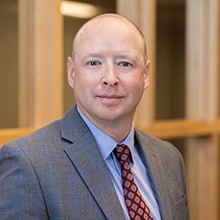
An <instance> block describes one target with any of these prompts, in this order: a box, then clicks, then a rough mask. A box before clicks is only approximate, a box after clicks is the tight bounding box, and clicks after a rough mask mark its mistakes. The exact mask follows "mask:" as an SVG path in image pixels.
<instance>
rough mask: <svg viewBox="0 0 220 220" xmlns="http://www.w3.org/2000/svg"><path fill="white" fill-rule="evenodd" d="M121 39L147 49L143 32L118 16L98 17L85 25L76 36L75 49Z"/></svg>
mask: <svg viewBox="0 0 220 220" xmlns="http://www.w3.org/2000/svg"><path fill="white" fill-rule="evenodd" d="M119 39H121V40H124V41H125V42H126V41H128V40H129V41H133V44H138V42H141V47H142V48H144V49H145V41H144V36H143V35H142V33H141V31H140V30H139V29H138V28H137V27H136V26H135V25H134V24H133V23H132V22H130V21H129V20H127V19H126V18H124V17H121V16H118V15H104V16H98V17H96V18H94V19H92V20H90V21H88V22H87V23H86V24H84V25H83V26H82V27H81V28H80V29H79V31H78V32H77V34H76V36H75V39H74V41H73V49H74V48H75V47H76V48H77V50H78V49H79V46H80V47H82V46H83V44H90V43H92V42H93V43H95V44H98V45H99V44H101V43H102V42H101V41H105V42H106V44H107V43H108V42H112V41H116V40H119ZM125 42H124V43H125ZM122 43H123V41H122ZM130 46H131V47H132V45H130ZM76 48H75V49H76Z"/></svg>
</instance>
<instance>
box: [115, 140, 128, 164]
mask: <svg viewBox="0 0 220 220" xmlns="http://www.w3.org/2000/svg"><path fill="white" fill-rule="evenodd" d="M114 153H115V156H116V157H117V159H118V161H119V163H120V164H121V165H122V164H125V163H128V164H129V162H130V150H129V148H128V146H127V145H125V144H118V145H117V146H116V147H115V149H114Z"/></svg>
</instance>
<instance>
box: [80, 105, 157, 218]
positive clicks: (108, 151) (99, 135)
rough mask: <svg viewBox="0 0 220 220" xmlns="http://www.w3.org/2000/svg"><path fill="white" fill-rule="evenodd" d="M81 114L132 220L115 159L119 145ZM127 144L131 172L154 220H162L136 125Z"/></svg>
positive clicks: (123, 205) (126, 214) (126, 141)
mask: <svg viewBox="0 0 220 220" xmlns="http://www.w3.org/2000/svg"><path fill="white" fill-rule="evenodd" d="M78 112H79V114H80V115H81V117H82V118H83V120H84V121H85V123H86V124H87V126H88V127H89V129H90V131H91V132H92V134H93V136H94V138H95V140H96V142H97V144H98V147H99V149H100V151H101V154H102V156H103V158H104V160H105V162H106V164H107V166H108V168H109V170H110V174H111V178H112V182H113V185H114V187H115V190H116V193H117V195H118V198H119V201H120V203H121V206H122V209H123V211H124V215H125V218H126V219H127V220H129V219H130V217H129V214H128V210H127V207H126V204H125V200H124V195H123V190H122V185H121V169H120V164H119V162H118V160H117V158H116V157H115V155H114V153H113V150H114V148H115V147H116V145H117V144H118V143H117V142H116V141H115V140H114V139H113V138H111V137H110V136H109V135H107V134H106V133H105V132H103V131H102V130H100V129H99V128H97V127H96V126H95V125H94V124H93V123H92V122H91V121H89V120H88V118H87V117H85V115H83V113H82V112H81V111H80V110H79V109H78ZM121 144H126V145H127V146H128V147H129V149H130V151H131V170H132V173H133V175H134V179H135V182H136V184H137V185H138V188H139V190H140V191H141V194H142V196H143V197H144V200H145V202H146V203H147V205H148V207H149V208H150V210H151V213H152V215H153V217H154V220H160V219H161V217H160V212H159V207H158V204H157V201H156V199H155V197H154V194H153V191H152V189H151V186H150V182H149V178H148V176H147V170H146V167H145V166H144V164H143V162H142V160H141V158H140V156H139V154H138V152H137V150H136V148H135V144H134V125H132V128H131V130H130V133H129V134H128V136H127V138H126V139H125V140H124V141H123V142H122V143H121Z"/></svg>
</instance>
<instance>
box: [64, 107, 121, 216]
mask: <svg viewBox="0 0 220 220" xmlns="http://www.w3.org/2000/svg"><path fill="white" fill-rule="evenodd" d="M61 135H62V138H64V139H65V140H67V141H69V142H70V144H69V145H68V146H67V147H66V148H65V149H64V151H65V153H66V155H67V156H68V158H69V159H70V160H71V162H72V164H73V166H74V167H75V168H76V169H77V170H78V173H79V175H80V176H81V178H82V180H83V182H84V183H85V185H86V186H87V188H88V190H89V191H90V193H91V194H92V195H93V197H94V198H95V200H96V201H97V203H98V204H99V206H100V208H101V209H102V211H103V213H104V214H105V216H106V218H107V219H124V214H123V211H122V208H121V205H120V202H119V200H118V199H117V198H118V197H117V194H116V191H115V189H114V186H113V183H112V180H111V177H110V174H109V170H108V168H107V165H106V164H105V161H104V159H103V157H102V155H101V152H100V151H99V149H98V146H97V144H96V142H95V140H94V138H93V136H92V134H91V132H90V131H89V129H88V127H87V126H86V125H85V123H84V121H83V120H82V118H81V117H80V116H79V114H78V112H77V111H76V109H75V108H74V109H72V110H71V111H70V112H68V113H67V114H66V115H65V117H64V118H63V120H62V121H61Z"/></svg>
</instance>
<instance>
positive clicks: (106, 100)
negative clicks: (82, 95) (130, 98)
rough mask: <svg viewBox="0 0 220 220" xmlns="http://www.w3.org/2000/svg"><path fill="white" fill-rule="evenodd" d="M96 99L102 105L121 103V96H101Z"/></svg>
mask: <svg viewBox="0 0 220 220" xmlns="http://www.w3.org/2000/svg"><path fill="white" fill-rule="evenodd" d="M96 98H97V99H98V100H100V101H101V102H103V103H106V104H107V103H108V104H116V103H118V102H120V101H121V99H122V98H123V96H122V95H115V94H101V95H97V96H96Z"/></svg>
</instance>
